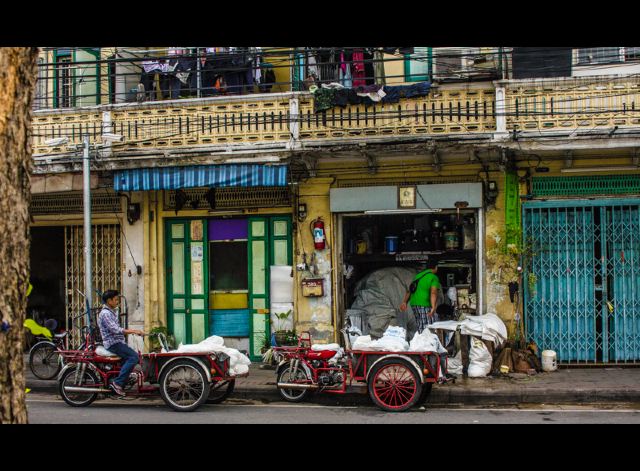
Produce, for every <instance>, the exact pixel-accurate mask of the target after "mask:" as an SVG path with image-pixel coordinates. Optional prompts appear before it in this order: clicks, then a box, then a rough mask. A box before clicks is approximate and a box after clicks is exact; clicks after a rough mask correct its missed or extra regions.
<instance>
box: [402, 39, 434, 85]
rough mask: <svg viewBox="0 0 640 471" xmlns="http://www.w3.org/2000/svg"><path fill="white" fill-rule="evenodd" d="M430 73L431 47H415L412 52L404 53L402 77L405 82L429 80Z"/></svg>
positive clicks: (431, 62) (431, 63)
mask: <svg viewBox="0 0 640 471" xmlns="http://www.w3.org/2000/svg"><path fill="white" fill-rule="evenodd" d="M416 58H418V59H419V60H416ZM432 73H433V50H432V48H430V47H415V48H414V53H413V54H405V56H404V78H405V81H406V82H430V81H431V76H432Z"/></svg>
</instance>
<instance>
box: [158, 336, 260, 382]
mask: <svg viewBox="0 0 640 471" xmlns="http://www.w3.org/2000/svg"><path fill="white" fill-rule="evenodd" d="M212 352H222V353H226V354H227V355H229V375H230V376H237V375H242V374H245V373H248V372H249V365H250V364H251V360H249V358H248V357H247V356H246V355H245V354H244V353H241V352H240V351H238V350H236V349H235V348H229V347H225V346H224V339H223V338H222V337H218V336H217V335H212V336H211V337H208V338H206V339H204V340H203V341H202V342H200V343H195V344H188V345H182V344H180V346H179V347H178V348H177V349H176V350H171V351H170V352H169V353H212Z"/></svg>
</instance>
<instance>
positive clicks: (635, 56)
mask: <svg viewBox="0 0 640 471" xmlns="http://www.w3.org/2000/svg"><path fill="white" fill-rule="evenodd" d="M624 60H625V61H633V60H640V47H625V48H624Z"/></svg>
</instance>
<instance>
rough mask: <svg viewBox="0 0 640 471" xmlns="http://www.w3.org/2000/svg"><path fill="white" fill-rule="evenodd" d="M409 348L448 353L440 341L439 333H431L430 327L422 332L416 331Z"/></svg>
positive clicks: (417, 350)
mask: <svg viewBox="0 0 640 471" xmlns="http://www.w3.org/2000/svg"><path fill="white" fill-rule="evenodd" d="M409 350H410V351H412V352H437V353H447V350H446V349H445V348H444V347H443V346H442V343H440V339H439V338H438V336H437V335H435V334H433V333H431V332H430V331H429V330H428V329H425V330H423V331H422V333H418V332H416V335H414V336H413V339H412V340H411V343H410V344H409Z"/></svg>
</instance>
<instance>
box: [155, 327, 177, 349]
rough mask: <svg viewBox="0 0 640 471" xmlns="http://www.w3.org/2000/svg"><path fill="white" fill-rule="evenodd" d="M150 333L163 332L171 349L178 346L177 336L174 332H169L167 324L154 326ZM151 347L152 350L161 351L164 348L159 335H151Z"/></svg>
mask: <svg viewBox="0 0 640 471" xmlns="http://www.w3.org/2000/svg"><path fill="white" fill-rule="evenodd" d="M150 334H163V335H164V336H165V338H166V339H167V344H168V347H169V348H170V349H175V348H176V338H175V337H174V336H173V334H170V333H169V330H168V329H167V328H166V327H165V326H163V325H161V326H159V327H154V328H153V329H151V332H150ZM149 348H150V351H151V352H160V351H161V350H162V345H160V341H159V340H158V337H156V336H153V335H151V336H150V337H149Z"/></svg>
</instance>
